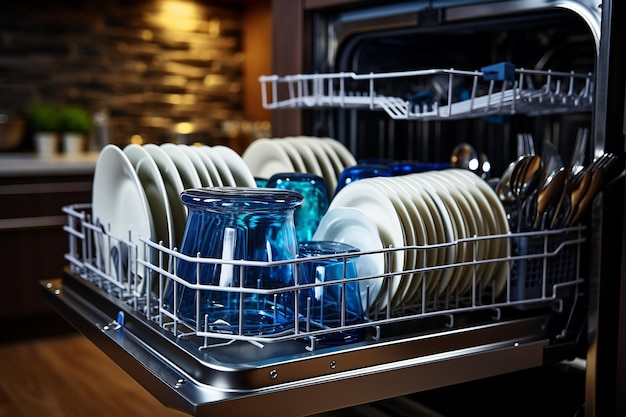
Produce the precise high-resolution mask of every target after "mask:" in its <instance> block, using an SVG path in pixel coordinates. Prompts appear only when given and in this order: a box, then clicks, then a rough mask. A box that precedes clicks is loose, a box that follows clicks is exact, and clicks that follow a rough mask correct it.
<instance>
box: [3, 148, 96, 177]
mask: <svg viewBox="0 0 626 417" xmlns="http://www.w3.org/2000/svg"><path fill="white" fill-rule="evenodd" d="M98 155H99V152H97V151H96V152H86V153H81V154H78V155H64V154H57V155H53V156H46V157H44V156H40V155H37V154H35V153H4V154H3V153H0V177H23V176H39V175H83V174H87V175H89V174H93V171H94V169H95V167H96V161H97V160H98Z"/></svg>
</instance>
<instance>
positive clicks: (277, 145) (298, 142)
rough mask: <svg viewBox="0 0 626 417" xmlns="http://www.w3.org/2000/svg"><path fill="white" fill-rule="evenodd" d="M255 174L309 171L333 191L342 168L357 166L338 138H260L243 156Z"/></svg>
mask: <svg viewBox="0 0 626 417" xmlns="http://www.w3.org/2000/svg"><path fill="white" fill-rule="evenodd" d="M242 158H243V160H244V161H245V162H246V164H247V165H248V167H249V168H250V171H252V174H253V175H254V176H255V177H258V178H265V179H267V178H269V177H271V176H272V175H274V174H277V173H279V172H308V173H311V174H316V175H319V176H320V177H322V178H323V179H324V181H325V182H326V185H327V187H328V190H329V191H330V192H331V194H332V193H333V191H334V190H335V187H336V186H337V178H339V174H341V171H343V169H344V168H345V167H348V166H351V165H356V160H355V158H354V156H353V155H352V154H351V153H350V151H349V150H348V149H347V148H346V147H345V146H344V145H343V144H342V143H341V142H339V141H338V140H336V139H332V138H318V137H311V136H293V137H284V138H273V139H268V138H261V139H256V140H255V141H253V142H252V143H251V144H250V145H248V147H247V148H246V150H245V151H244V153H243V155H242Z"/></svg>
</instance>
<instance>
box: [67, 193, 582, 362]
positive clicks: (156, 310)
mask: <svg viewBox="0 0 626 417" xmlns="http://www.w3.org/2000/svg"><path fill="white" fill-rule="evenodd" d="M64 212H65V213H66V214H67V216H68V223H67V225H66V226H65V231H66V232H67V234H68V237H69V251H68V252H67V254H66V260H67V261H68V262H69V266H70V268H71V271H72V272H73V274H75V275H76V276H78V277H80V279H83V280H85V281H89V282H91V283H93V284H95V285H96V286H97V287H98V288H99V289H100V290H101V291H103V292H105V293H107V294H108V295H110V296H112V297H114V298H116V299H119V300H121V301H122V302H124V303H125V305H127V306H128V309H129V310H130V311H132V312H133V313H136V314H138V315H139V316H141V317H143V320H144V321H145V322H146V323H148V322H149V323H151V324H157V325H158V326H160V327H161V328H162V329H164V330H166V331H167V332H169V333H170V334H171V335H172V336H173V337H176V338H185V339H190V340H193V341H194V343H193V344H192V345H194V346H196V347H197V348H198V349H210V348H212V347H216V346H222V345H223V344H225V343H226V344H227V343H232V342H233V341H247V342H250V343H252V344H254V345H258V346H263V345H265V344H268V343H277V342H282V341H293V340H302V341H304V342H306V343H307V344H308V348H307V349H309V350H314V349H315V348H316V341H318V339H323V338H324V336H328V335H333V334H346V333H349V332H355V331H356V332H363V333H364V334H366V335H367V336H366V337H367V338H368V339H369V340H373V341H376V340H379V339H380V337H381V329H383V328H397V329H402V330H399V332H400V333H403V332H405V331H407V329H406V327H409V328H410V329H409V330H408V331H409V332H411V331H415V330H416V329H419V331H423V330H424V329H425V328H426V327H418V328H415V327H414V323H415V320H423V321H424V323H426V322H427V319H429V318H436V319H437V323H442V320H443V323H445V324H444V327H453V326H454V322H455V318H456V317H457V316H458V315H462V314H463V313H465V312H477V311H487V312H489V314H490V316H491V317H493V318H494V320H497V318H498V317H499V315H500V310H501V309H504V308H516V309H529V308H534V307H538V306H546V305H549V306H550V307H551V308H556V309H557V310H559V309H561V308H562V301H563V300H562V298H564V297H568V298H571V297H572V294H574V296H575V294H576V293H577V291H578V285H579V284H581V283H582V282H583V281H582V279H581V278H580V270H579V261H578V260H579V255H580V250H581V244H582V243H583V242H584V241H585V237H584V233H583V232H584V227H582V226H577V227H571V228H567V229H561V230H549V231H540V232H526V233H510V234H505V235H492V236H479V237H473V238H468V239H464V240H462V241H455V242H449V243H445V244H439V245H429V246H411V247H404V248H386V249H383V250H381V251H380V252H382V253H383V254H384V257H385V259H386V262H385V263H386V265H393V262H392V259H393V257H394V256H396V254H397V253H398V252H399V251H403V252H405V253H407V252H409V251H414V252H423V253H424V255H425V256H428V253H429V251H432V250H442V249H443V250H445V249H446V248H449V247H452V246H455V245H461V244H463V245H469V246H468V247H472V246H473V247H477V246H478V245H480V244H481V243H484V242H485V241H489V242H490V243H491V244H498V245H506V246H507V251H506V253H507V255H506V256H502V257H494V258H481V259H477V258H475V257H474V258H473V259H471V260H470V261H467V260H463V261H458V262H453V263H449V264H439V265H434V266H433V265H432V264H429V265H430V266H424V267H419V268H414V269H410V270H402V271H398V270H392V267H389V266H387V267H386V272H385V273H384V274H382V275H380V276H363V277H361V276H359V277H357V278H345V277H344V278H343V279H341V280H340V281H333V282H331V283H329V282H314V283H308V284H299V283H298V275H297V273H296V275H295V280H294V284H293V285H290V286H286V287H283V288H274V289H262V288H248V287H242V286H235V287H228V288H223V287H219V286H215V285H208V284H201V283H200V282H201V279H200V276H199V275H200V272H199V271H201V269H202V266H203V265H207V264H229V265H233V266H234V267H236V268H239V271H240V273H244V271H245V270H246V268H250V267H255V268H272V267H275V266H278V265H289V264H293V265H294V267H295V268H294V269H295V270H296V271H297V270H298V268H297V265H303V264H304V263H306V262H309V259H308V258H301V259H294V260H289V261H280V262H258V261H236V260H235V261H223V260H219V259H208V258H200V257H190V256H186V255H184V254H182V253H180V252H178V250H176V249H175V248H173V249H171V248H166V247H164V246H162V245H161V244H159V243H156V242H152V241H150V240H146V239H140V241H141V243H140V244H142V245H145V250H143V251H138V250H137V249H138V248H137V245H136V244H133V243H131V242H130V241H127V240H125V239H122V238H119V237H116V236H112V235H110V234H107V233H106V232H104V229H103V228H102V227H98V226H96V225H94V224H93V223H92V220H91V207H90V205H89V204H79V205H72V206H67V207H64ZM103 239H106V240H107V242H108V245H107V246H106V247H109V248H111V247H118V248H119V247H123V246H124V247H127V248H128V250H123V251H120V252H121V253H124V254H125V257H126V259H125V260H124V259H120V258H117V259H112V258H113V257H111V256H107V257H104V256H102V254H101V253H100V252H101V251H100V250H99V249H98V248H99V247H101V245H99V244H98V242H102V241H103ZM377 252H378V251H377ZM138 253H144V254H146V255H145V256H146V259H137V254H138ZM373 253H375V252H372V251H370V252H357V253H352V254H350V255H346V256H367V255H371V254H373ZM474 253H477V251H476V250H474ZM334 257H336V256H334ZM346 260H347V258H346V259H344V261H346ZM181 262H185V263H188V264H189V265H192V266H194V267H195V268H197V271H198V279H197V281H196V282H188V281H187V280H185V279H184V278H181V277H180V276H178V275H177V274H176V271H177V265H178V264H180V263H181ZM107 263H108V266H106V265H107ZM424 265H426V263H425V264H424ZM487 265H491V266H493V267H494V268H493V269H494V270H495V271H500V272H499V273H497V274H494V276H493V278H492V279H488V280H485V279H483V277H481V276H480V274H479V272H480V271H481V270H484V269H482V268H483V267H485V266H487ZM450 268H453V269H459V268H465V269H466V271H469V274H467V275H465V276H466V277H469V280H470V281H471V282H469V283H468V284H469V285H466V286H465V289H463V290H460V289H458V288H461V286H458V287H457V289H456V290H453V291H450V290H447V291H441V292H432V291H429V290H428V288H429V282H428V277H429V273H432V272H434V271H437V270H449V269H450ZM399 276H401V277H403V278H405V277H406V279H415V280H417V279H418V277H419V278H420V283H419V284H418V285H416V290H415V292H416V294H417V295H416V296H415V297H413V298H412V301H411V303H404V304H397V303H396V304H394V303H392V302H391V300H392V298H393V297H392V295H393V294H392V293H391V290H390V288H391V286H390V285H387V286H385V285H383V288H382V289H381V292H380V293H379V296H378V301H377V302H376V303H374V302H372V303H368V304H369V305H370V307H369V308H368V309H367V311H366V312H365V317H364V319H363V320H362V321H360V322H358V323H350V324H349V323H348V322H347V321H346V319H345V317H346V315H345V314H344V313H345V308H346V307H345V298H344V299H342V300H341V301H340V302H339V307H338V308H339V309H340V310H341V311H343V312H344V313H342V314H341V320H340V321H339V322H338V323H336V324H335V325H333V326H326V327H323V326H322V327H320V326H311V323H310V312H309V311H306V308H302V307H299V306H298V303H295V305H294V306H293V308H294V309H295V315H294V317H295V319H294V321H293V323H292V325H291V326H289V329H288V330H286V331H282V332H279V333H273V334H250V333H247V332H245V331H244V330H243V327H242V326H240V327H239V329H235V330H233V329H232V328H231V329H230V330H229V331H224V330H223V329H219V328H214V327H213V326H211V323H207V322H204V323H203V321H202V320H189V319H188V318H185V317H181V316H180V315H179V314H178V308H176V307H173V306H176V305H179V303H177V298H179V295H180V292H181V291H183V290H184V291H189V292H191V293H192V294H201V293H203V292H206V291H222V292H229V293H230V294H232V295H233V296H235V297H242V298H243V297H248V296H262V297H268V296H269V297H272V296H280V295H283V294H290V295H293V297H292V298H294V299H298V297H299V295H300V294H301V293H303V292H305V291H310V290H315V289H316V288H319V289H321V288H322V287H323V286H328V285H331V284H333V285H343V286H345V285H349V284H350V283H351V282H359V281H363V280H371V279H381V280H385V282H389V280H393V279H397V278H398V277H399ZM241 282H243V280H241ZM168 288H170V294H171V293H173V300H174V302H173V303H171V302H169V303H168V302H166V295H165V294H166V293H167V291H168ZM366 297H369V295H368V296H366ZM193 299H194V298H192V300H193ZM199 299H200V297H199V296H196V297H195V302H196V303H199V301H198V300H199ZM169 300H170V301H171V299H169ZM200 308H201V307H200V306H199V305H195V306H194V309H195V310H196V311H200ZM240 314H241V315H240V317H239V319H240V320H239V322H240V323H243V313H242V312H241V313H240ZM197 317H202V315H201V314H198V315H197ZM409 322H411V323H413V324H412V325H411V326H403V323H409ZM439 325H440V324H439ZM393 333H394V331H391V333H389V332H387V334H388V335H389V334H392V335H393ZM395 336H397V335H395Z"/></svg>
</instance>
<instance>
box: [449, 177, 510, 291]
mask: <svg viewBox="0 0 626 417" xmlns="http://www.w3.org/2000/svg"><path fill="white" fill-rule="evenodd" d="M440 172H441V174H442V175H446V176H449V177H450V178H454V179H455V180H456V183H457V184H458V186H459V188H460V189H463V190H466V191H467V192H468V193H470V194H471V195H472V197H473V198H474V201H475V202H476V204H477V208H475V210H478V211H477V213H478V214H477V216H478V217H480V218H481V219H482V221H483V226H484V233H485V235H493V234H497V233H499V225H498V221H497V219H496V216H495V213H494V209H493V207H491V205H490V204H489V201H488V200H487V198H486V197H485V195H484V194H483V193H482V191H480V190H479V189H478V187H476V185H475V184H474V181H473V179H472V178H471V177H469V176H467V175H465V174H464V172H467V170H461V169H446V170H442V171H440ZM483 242H484V243H485V257H484V259H493V258H497V257H498V256H499V253H498V252H499V245H498V244H497V242H496V241H493V240H490V239H489V240H484V241H483ZM496 267H497V264H496V263H495V262H490V263H487V264H484V270H483V272H482V274H481V277H480V279H481V283H483V284H485V285H487V284H488V283H489V282H490V281H491V280H492V279H493V274H494V271H495V269H496Z"/></svg>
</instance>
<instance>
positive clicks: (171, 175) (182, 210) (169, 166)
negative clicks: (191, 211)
mask: <svg viewBox="0 0 626 417" xmlns="http://www.w3.org/2000/svg"><path fill="white" fill-rule="evenodd" d="M143 148H144V149H145V150H146V152H148V154H150V156H151V157H152V159H153V160H154V162H155V163H156V165H157V168H159V172H160V173H161V177H162V178H163V184H165V191H166V192H167V200H168V202H169V204H170V210H171V211H172V218H173V223H172V224H173V229H174V241H173V242H172V245H173V246H175V247H178V246H179V245H180V243H181V241H182V237H183V232H184V231H185V225H186V223H187V207H185V205H184V204H183V203H182V202H181V201H180V193H182V192H183V190H184V189H185V187H184V185H183V180H182V179H181V178H180V174H179V173H178V169H176V165H174V162H173V161H172V159H171V158H170V157H169V156H167V154H166V153H165V151H164V150H163V149H161V148H160V147H159V146H158V145H155V144H153V143H148V144H146V145H144V146H143Z"/></svg>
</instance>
